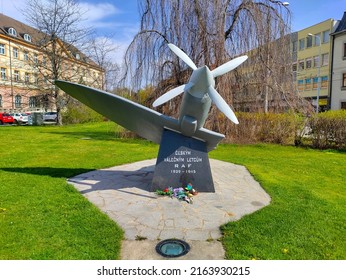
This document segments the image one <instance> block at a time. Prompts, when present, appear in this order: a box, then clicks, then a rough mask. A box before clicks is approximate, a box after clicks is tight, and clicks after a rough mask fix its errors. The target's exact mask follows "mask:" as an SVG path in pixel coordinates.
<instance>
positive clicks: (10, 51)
mask: <svg viewBox="0 0 346 280" xmlns="http://www.w3.org/2000/svg"><path fill="white" fill-rule="evenodd" d="M42 38H43V36H42V33H40V32H39V31H38V30H36V29H34V28H32V27H30V26H27V25H25V24H23V23H21V22H19V21H17V20H14V19H12V18H10V17H7V16H5V15H3V14H0V112H33V111H45V110H49V111H51V110H55V102H54V101H53V100H51V99H50V98H48V96H49V93H50V92H51V91H52V88H53V81H52V80H50V79H49V78H48V77H49V73H50V71H51V68H50V60H49V58H48V57H47V54H46V50H47V48H46V47H47V45H48V46H49V44H50V42H48V41H46V42H45V47H44V48H43V47H42V45H43V44H42ZM56 41H57V45H58V47H59V56H60V59H59V61H60V65H58V67H60V72H61V73H62V76H61V78H62V79H66V80H70V81H73V82H78V83H83V84H85V85H88V86H92V87H96V88H102V87H103V81H104V71H103V69H102V68H101V67H99V66H98V65H97V64H95V63H94V62H93V61H92V60H90V59H88V58H87V57H86V56H85V55H84V54H83V53H81V52H80V51H79V50H78V49H77V48H75V47H73V46H71V45H67V44H64V43H63V42H61V40H59V39H56Z"/></svg>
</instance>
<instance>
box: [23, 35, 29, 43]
mask: <svg viewBox="0 0 346 280" xmlns="http://www.w3.org/2000/svg"><path fill="white" fill-rule="evenodd" d="M24 40H25V41H27V42H31V36H30V35H29V34H24Z"/></svg>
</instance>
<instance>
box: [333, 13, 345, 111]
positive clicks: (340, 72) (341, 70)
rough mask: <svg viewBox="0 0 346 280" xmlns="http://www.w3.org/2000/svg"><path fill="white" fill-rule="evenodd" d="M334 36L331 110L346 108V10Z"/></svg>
mask: <svg viewBox="0 0 346 280" xmlns="http://www.w3.org/2000/svg"><path fill="white" fill-rule="evenodd" d="M331 36H332V54H333V55H332V67H331V83H330V89H329V94H330V96H329V102H330V109H331V110H339V109H346V12H344V16H343V18H342V19H341V21H340V22H339V25H338V27H337V28H336V30H335V32H333V33H332V34H331Z"/></svg>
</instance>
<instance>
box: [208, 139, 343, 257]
mask: <svg viewBox="0 0 346 280" xmlns="http://www.w3.org/2000/svg"><path fill="white" fill-rule="evenodd" d="M211 156H212V157H215V158H217V159H220V160H224V161H229V162H234V163H237V164H242V165H245V166H246V167H247V168H248V170H249V171H250V172H251V173H252V175H253V176H254V177H255V179H256V180H257V181H259V182H260V184H261V185H262V187H263V188H264V189H265V190H266V191H267V192H268V193H269V195H270V196H271V199H272V200H271V204H270V205H269V206H268V207H266V208H264V209H263V210H261V211H258V212H256V213H254V214H252V215H249V216H247V217H244V218H243V219H241V220H240V221H238V222H234V223H228V224H227V225H224V226H223V227H222V231H223V233H224V237H223V239H222V242H223V244H224V246H225V249H226V252H227V253H226V254H227V255H226V256H227V258H229V259H266V260H268V259H301V260H306V259H323V260H324V259H345V258H346V239H345V234H346V230H345V225H346V208H345V202H346V155H345V154H344V153H341V152H336V151H319V150H312V149H302V148H295V147H284V146H276V145H253V146H233V145H221V146H220V147H218V149H216V150H215V151H213V152H212V153H211Z"/></svg>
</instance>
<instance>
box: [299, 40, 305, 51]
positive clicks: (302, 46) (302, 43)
mask: <svg viewBox="0 0 346 280" xmlns="http://www.w3.org/2000/svg"><path fill="white" fill-rule="evenodd" d="M304 48H305V39H300V40H299V50H300V51H301V50H304Z"/></svg>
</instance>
